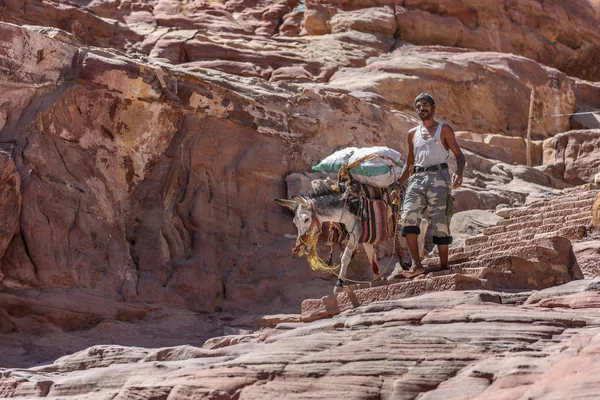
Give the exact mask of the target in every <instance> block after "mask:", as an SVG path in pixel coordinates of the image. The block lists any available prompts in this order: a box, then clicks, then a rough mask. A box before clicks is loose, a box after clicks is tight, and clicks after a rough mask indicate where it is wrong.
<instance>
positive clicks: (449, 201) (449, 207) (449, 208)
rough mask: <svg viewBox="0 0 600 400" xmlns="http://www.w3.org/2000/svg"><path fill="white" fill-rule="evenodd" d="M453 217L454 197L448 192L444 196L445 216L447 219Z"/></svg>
mask: <svg viewBox="0 0 600 400" xmlns="http://www.w3.org/2000/svg"><path fill="white" fill-rule="evenodd" d="M453 215H454V197H452V195H451V194H450V193H449V192H448V194H447V195H446V216H447V217H448V218H450V217H452V216H453Z"/></svg>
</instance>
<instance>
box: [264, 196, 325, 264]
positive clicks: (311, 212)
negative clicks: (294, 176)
mask: <svg viewBox="0 0 600 400" xmlns="http://www.w3.org/2000/svg"><path fill="white" fill-rule="evenodd" d="M274 200H275V202H277V203H278V204H280V205H282V206H284V207H287V208H289V209H290V210H292V211H294V225H296V228H297V229H298V238H297V239H296V247H294V249H293V251H294V253H296V254H298V255H301V253H302V252H305V253H309V252H310V251H311V250H312V246H313V240H311V239H313V238H315V237H316V236H318V235H319V232H320V231H321V223H320V222H319V220H318V218H317V212H316V210H315V205H314V202H312V201H309V200H307V199H305V198H303V197H300V196H292V197H291V198H290V199H274Z"/></svg>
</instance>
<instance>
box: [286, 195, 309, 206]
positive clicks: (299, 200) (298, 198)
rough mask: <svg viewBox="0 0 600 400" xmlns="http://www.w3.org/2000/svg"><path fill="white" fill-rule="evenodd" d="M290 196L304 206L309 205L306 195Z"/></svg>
mask: <svg viewBox="0 0 600 400" xmlns="http://www.w3.org/2000/svg"><path fill="white" fill-rule="evenodd" d="M290 198H291V199H292V200H294V201H295V202H296V203H298V204H300V205H301V206H302V207H306V206H308V201H306V199H305V198H304V197H300V196H296V195H293V196H292V197H290Z"/></svg>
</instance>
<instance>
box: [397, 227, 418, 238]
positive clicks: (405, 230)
mask: <svg viewBox="0 0 600 400" xmlns="http://www.w3.org/2000/svg"><path fill="white" fill-rule="evenodd" d="M401 232H402V236H406V235H407V234H408V235H410V234H415V235H419V234H420V233H421V228H420V227H418V226H417V225H405V226H403V227H402V231H401Z"/></svg>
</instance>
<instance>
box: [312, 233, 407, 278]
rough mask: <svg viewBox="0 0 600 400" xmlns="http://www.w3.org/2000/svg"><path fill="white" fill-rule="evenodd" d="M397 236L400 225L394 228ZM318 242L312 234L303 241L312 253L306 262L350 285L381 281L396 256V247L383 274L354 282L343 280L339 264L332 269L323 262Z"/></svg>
mask: <svg viewBox="0 0 600 400" xmlns="http://www.w3.org/2000/svg"><path fill="white" fill-rule="evenodd" d="M397 234H398V224H397V223H396V224H395V227H394V236H393V238H395V237H396V235H397ZM318 240H319V236H318V235H315V234H312V233H311V234H310V238H309V239H308V240H307V241H306V242H304V241H302V243H304V244H305V245H309V246H310V247H311V251H310V252H309V253H306V260H307V261H308V264H309V265H310V268H311V269H312V270H314V271H319V270H321V271H326V272H332V273H334V274H335V275H336V276H337V278H338V279H341V280H342V281H344V282H350V283H356V284H364V283H369V284H371V283H373V282H375V281H376V280H378V279H380V278H381V277H382V276H383V274H385V273H386V272H387V270H388V269H389V268H390V265H391V264H392V261H393V259H394V255H395V254H396V246H395V245H394V246H393V248H392V255H391V256H390V260H389V261H388V264H387V265H386V266H385V268H384V269H383V272H380V273H378V274H377V276H376V277H375V278H373V279H372V280H370V281H359V280H354V279H349V278H342V277H341V275H340V272H341V265H340V264H337V265H334V266H333V267H330V266H328V265H327V264H326V263H325V261H323V259H322V258H321V257H320V256H319V254H318V253H317V241H318ZM373 252H375V248H373ZM373 255H374V256H375V257H376V255H375V254H373ZM351 262H352V261H351ZM348 265H350V264H348Z"/></svg>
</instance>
